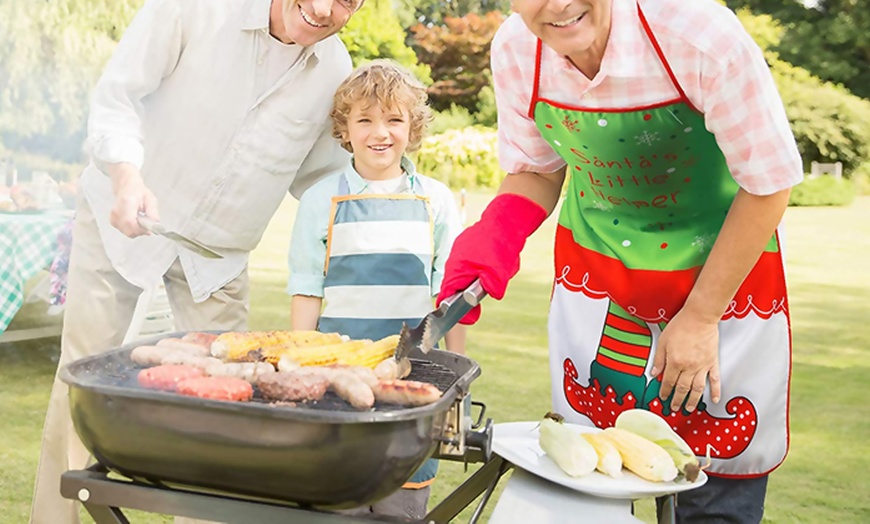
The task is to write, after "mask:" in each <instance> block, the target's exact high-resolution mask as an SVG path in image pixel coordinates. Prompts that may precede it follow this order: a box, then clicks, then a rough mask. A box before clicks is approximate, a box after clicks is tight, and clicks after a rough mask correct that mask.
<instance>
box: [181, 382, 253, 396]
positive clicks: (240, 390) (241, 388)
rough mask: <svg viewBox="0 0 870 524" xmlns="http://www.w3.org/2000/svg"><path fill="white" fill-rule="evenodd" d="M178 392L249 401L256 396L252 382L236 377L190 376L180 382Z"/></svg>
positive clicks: (188, 394)
mask: <svg viewBox="0 0 870 524" xmlns="http://www.w3.org/2000/svg"><path fill="white" fill-rule="evenodd" d="M176 392H177V393H179V394H181V395H187V396H190V397H199V398H208V399H212V400H233V401H248V400H251V397H253V396H254V388H253V387H251V384H249V383H248V382H247V381H246V380H242V379H240V378H236V377H197V378H189V379H187V380H182V381H181V382H179V383H178V388H177V389H176Z"/></svg>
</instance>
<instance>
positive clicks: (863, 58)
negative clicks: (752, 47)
mask: <svg viewBox="0 0 870 524" xmlns="http://www.w3.org/2000/svg"><path fill="white" fill-rule="evenodd" d="M727 5H728V6H729V7H731V8H733V9H737V8H741V7H745V8H749V9H750V10H752V11H753V12H754V13H758V14H762V13H763V14H769V15H771V16H772V17H773V18H775V19H777V20H779V21H780V22H781V24H782V26H783V28H784V29H785V32H784V33H783V35H782V38H781V40H780V42H779V43H778V45H777V46H776V47H775V48H774V49H773V50H774V51H776V52H777V53H778V54H779V56H780V57H781V58H782V59H783V60H786V61H787V62H790V63H792V64H794V65H796V66H798V67H802V68H804V69H807V70H808V71H810V72H811V73H813V74H814V75H816V76H818V77H819V78H821V79H823V80H828V81H831V82H835V83H839V84H843V85H844V86H846V87H847V88H848V89H849V90H850V91H852V92H853V93H855V94H856V95H858V96H861V97H864V98H870V2H868V0H816V2H815V7H812V8H807V7H805V6H804V5H803V4H802V3H800V2H797V1H794V0H727Z"/></svg>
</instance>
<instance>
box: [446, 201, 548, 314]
mask: <svg viewBox="0 0 870 524" xmlns="http://www.w3.org/2000/svg"><path fill="white" fill-rule="evenodd" d="M546 218H547V211H546V210H545V209H544V208H543V207H541V206H540V205H539V204H538V203H536V202H534V201H533V200H531V199H529V198H526V197H524V196H521V195H517V194H513V193H504V194H501V195H498V196H497V197H495V198H494V199H493V200H492V202H490V203H489V205H488V206H487V207H486V209H485V210H484V211H483V214H482V215H481V217H480V220H479V221H478V222H477V223H475V224H474V225H472V226H471V227H469V228H467V229H466V230H465V231H463V232H462V233H461V234H460V235H459V236H458V237H457V238H456V241H455V242H454V243H453V248H452V249H451V251H450V256H449V257H448V259H447V263H446V264H445V266H444V280H443V282H442V283H441V292H440V293H438V300H437V303H438V304H440V303H441V301H442V300H444V299H445V298H447V297H450V296H452V295H455V294H456V293H458V292H460V291H462V290H464V289H465V288H467V287H468V286H470V285H471V283H472V282H474V280H475V279H477V278H480V283H481V285H482V286H483V289H484V290H485V291H486V292H487V294H489V295H490V296H492V297H493V298H495V299H496V300H501V298H502V297H504V294H505V291H506V289H507V285H508V282H509V281H510V279H511V278H513V276H514V275H516V274H517V271H519V269H520V252H521V251H522V250H523V246H525V243H526V238H528V237H529V235H531V234H532V233H534V231H535V230H536V229H538V227H539V226H540V225H541V224H542V223H543V222H544V220H545V219H546ZM479 318H480V306H476V307H475V308H474V309H472V310H471V311H470V312H469V313H468V314H467V315H465V317H463V318H462V320H460V321H459V322H460V323H461V324H474V323H475V322H477V320H478V319H479Z"/></svg>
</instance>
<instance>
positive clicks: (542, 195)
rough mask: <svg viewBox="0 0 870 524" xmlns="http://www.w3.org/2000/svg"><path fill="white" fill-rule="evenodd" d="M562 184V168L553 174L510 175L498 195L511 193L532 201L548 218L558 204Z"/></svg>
mask: <svg viewBox="0 0 870 524" xmlns="http://www.w3.org/2000/svg"><path fill="white" fill-rule="evenodd" d="M564 182H565V167H564V166H563V167H562V168H561V169H559V170H557V171H555V172H553V173H530V172H524V173H512V174H510V175H508V176H506V177H505V179H504V181H503V182H502V184H501V187H499V189H498V193H499V194H500V195H501V194H504V193H513V194H517V195H522V196H525V197H527V198H529V199H531V200H534V201H535V202H537V203H538V204H539V205H540V206H541V207H543V208H544V209H545V210H546V211H547V215H548V216H549V215H550V214H552V213H553V210H554V209H556V204H558V203H559V196H560V195H561V194H562V184H564Z"/></svg>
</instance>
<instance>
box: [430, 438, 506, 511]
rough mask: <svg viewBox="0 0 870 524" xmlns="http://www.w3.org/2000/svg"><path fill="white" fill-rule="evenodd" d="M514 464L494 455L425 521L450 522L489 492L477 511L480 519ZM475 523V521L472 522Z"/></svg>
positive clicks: (436, 507)
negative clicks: (504, 476) (497, 487)
mask: <svg viewBox="0 0 870 524" xmlns="http://www.w3.org/2000/svg"><path fill="white" fill-rule="evenodd" d="M512 467H513V464H511V463H510V462H507V461H505V460H504V459H503V458H501V457H499V456H498V455H493V457H492V459H491V460H490V461H489V462H487V463H485V464H484V465H483V466H482V467H481V468H480V469H479V470H477V471H476V472H475V473H474V474H473V475H471V476H470V477H468V479H467V480H466V481H465V482H463V483H462V484H461V485H460V486H459V487H458V488H456V490H454V491H453V492H452V493H450V495H448V496H447V498H445V499H444V500H442V501H441V503H440V504H438V505H437V506H435V508H434V509H432V511H430V512H429V514H428V515H426V517H425V518H424V519H423V520H424V521H425V522H435V523H437V524H441V523H447V522H450V521H451V520H452V519H454V518H456V516H457V515H459V514H460V513H461V512H462V510H464V509H465V508H467V507H468V506H469V504H471V503H472V502H474V499H476V498H477V497H478V496H479V495H480V494H481V493H483V492H484V491H487V495H486V496H484V498H483V500H481V504H480V505H479V506H478V508H477V510H476V511H475V517H474V518H475V520H476V519H477V518H479V517H480V513H482V511H483V506H485V505H486V503H487V501H488V500H489V496H490V495H492V492H493V490H495V486H496V484H498V481H499V479H501V477H502V476H503V475H504V474H505V473H507V472H508V471H509V470H510V468H512ZM472 522H473V521H472Z"/></svg>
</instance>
